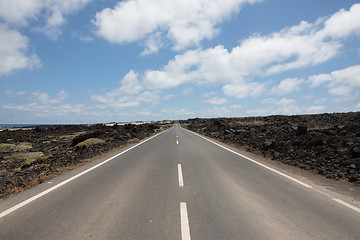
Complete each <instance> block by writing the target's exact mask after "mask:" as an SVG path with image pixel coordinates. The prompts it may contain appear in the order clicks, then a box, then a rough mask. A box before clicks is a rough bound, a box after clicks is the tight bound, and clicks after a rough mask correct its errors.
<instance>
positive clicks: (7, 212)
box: [0, 131, 166, 218]
mask: <svg viewBox="0 0 360 240" xmlns="http://www.w3.org/2000/svg"><path fill="white" fill-rule="evenodd" d="M164 132H166V131H163V132H161V133H158V134H156V135H154V136H152V137H150V138H148V139H146V140H145V141H142V142H140V143H138V144H136V145H134V146H132V147H130V148H128V149H126V150H124V151H122V152H120V153H118V154H116V155H115V156H112V157H110V158H108V159H106V160H105V161H103V162H101V163H99V164H97V165H95V166H93V167H91V168H89V169H87V170H85V171H83V172H81V173H79V174H77V175H75V176H73V177H71V178H68V179H66V180H65V181H62V182H60V183H58V184H57V185H55V186H53V187H51V188H49V189H47V190H45V191H43V192H41V193H39V194H37V195H35V196H33V197H31V198H29V199H27V200H25V201H23V202H21V203H18V204H17V205H15V206H13V207H11V208H9V209H7V210H5V211H3V212H1V213H0V218H2V217H5V216H6V215H8V214H10V213H12V212H14V211H15V210H17V209H19V208H21V207H23V206H25V205H27V204H29V203H31V202H33V201H35V200H36V199H38V198H41V197H42V196H44V195H46V194H48V193H50V192H52V191H54V190H55V189H57V188H59V187H61V186H63V185H65V184H67V183H69V182H71V181H73V180H75V179H77V178H78V177H80V176H82V175H84V174H86V173H88V172H91V171H92V170H94V169H96V168H98V167H100V166H101V165H104V164H105V163H107V162H110V161H111V160H113V159H115V158H117V157H119V156H120V155H122V154H124V153H126V152H128V151H130V150H132V149H134V148H136V147H138V146H139V145H141V144H143V143H145V142H147V141H149V140H151V139H153V138H155V137H157V136H159V135H160V134H162V133H164Z"/></svg>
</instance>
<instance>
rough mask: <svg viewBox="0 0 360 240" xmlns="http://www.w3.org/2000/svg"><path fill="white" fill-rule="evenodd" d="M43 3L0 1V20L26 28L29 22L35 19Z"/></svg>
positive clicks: (36, 1)
mask: <svg viewBox="0 0 360 240" xmlns="http://www.w3.org/2000/svg"><path fill="white" fill-rule="evenodd" d="M43 2H44V1H42V0H11V1H8V0H1V1H0V18H2V19H3V20H4V21H5V22H7V23H9V24H13V25H19V26H26V25H27V24H28V21H29V20H32V19H36V18H37V16H38V14H39V13H40V11H41V9H42V6H43Z"/></svg>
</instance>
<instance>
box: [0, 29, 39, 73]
mask: <svg viewBox="0 0 360 240" xmlns="http://www.w3.org/2000/svg"><path fill="white" fill-rule="evenodd" d="M28 49H29V39H28V38H27V37H26V36H24V35H22V34H21V33H19V32H18V31H16V30H13V29H9V28H8V27H7V26H5V25H4V24H1V23H0V77H1V76H2V75H7V74H9V73H11V72H12V71H14V70H18V69H24V68H27V69H33V68H35V67H39V66H40V65H41V64H40V60H39V58H38V56H36V55H35V54H31V53H30V54H29V53H28Z"/></svg>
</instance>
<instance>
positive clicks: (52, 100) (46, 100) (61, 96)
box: [33, 90, 69, 104]
mask: <svg viewBox="0 0 360 240" xmlns="http://www.w3.org/2000/svg"><path fill="white" fill-rule="evenodd" d="M33 95H34V96H35V97H36V98H37V99H38V100H39V101H40V102H41V103H43V104H57V103H61V102H63V101H64V100H65V99H66V98H68V97H69V95H68V94H67V93H66V92H65V91H64V90H61V91H60V92H59V93H58V94H57V96H56V97H51V96H50V95H49V94H47V93H43V92H40V91H39V90H38V91H36V92H33Z"/></svg>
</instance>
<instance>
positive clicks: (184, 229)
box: [180, 202, 191, 240]
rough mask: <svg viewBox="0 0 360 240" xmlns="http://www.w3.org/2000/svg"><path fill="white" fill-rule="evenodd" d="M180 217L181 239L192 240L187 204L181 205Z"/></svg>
mask: <svg viewBox="0 0 360 240" xmlns="http://www.w3.org/2000/svg"><path fill="white" fill-rule="evenodd" d="M180 217H181V239H182V240H191V237H190V227H189V218H188V213H187V207H186V202H181V203H180Z"/></svg>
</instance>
